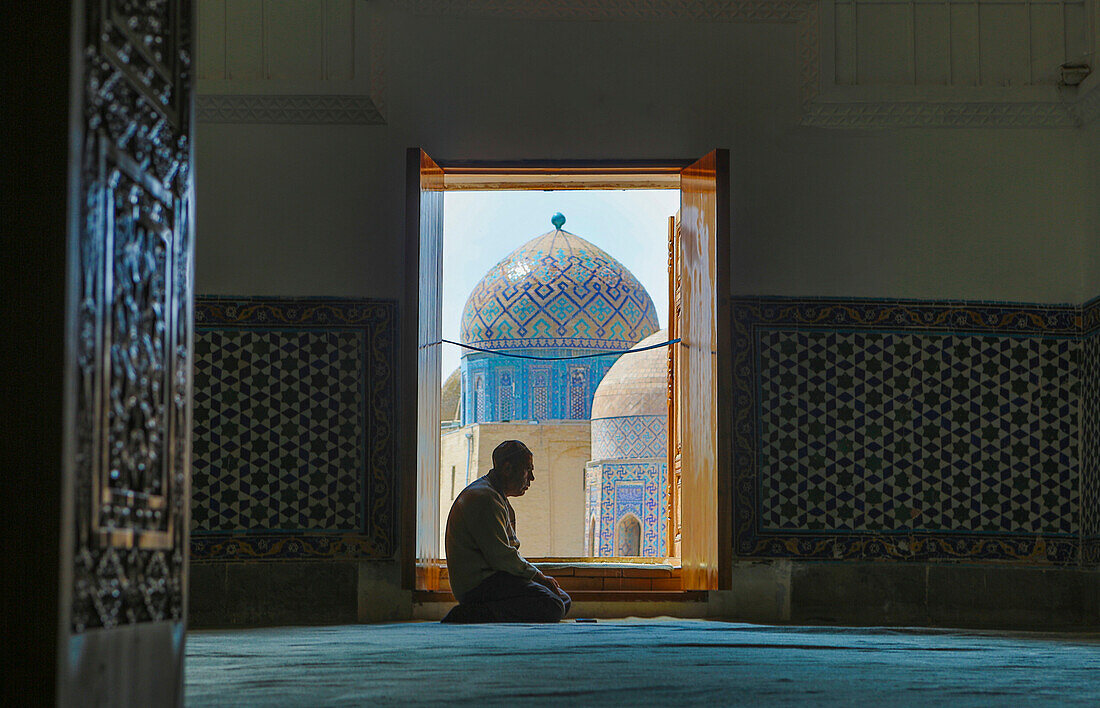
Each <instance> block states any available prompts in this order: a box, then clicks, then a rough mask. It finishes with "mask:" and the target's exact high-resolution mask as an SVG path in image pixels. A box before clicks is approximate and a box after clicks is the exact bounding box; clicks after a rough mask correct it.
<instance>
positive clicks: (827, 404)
mask: <svg viewBox="0 0 1100 708" xmlns="http://www.w3.org/2000/svg"><path fill="white" fill-rule="evenodd" d="M732 305H733V306H732V308H731V312H732V318H733V321H732V326H733V338H734V372H735V373H734V379H735V381H734V386H735V404H734V424H735V429H734V449H735V453H734V486H735V498H734V507H735V517H734V549H735V553H736V554H737V555H738V556H757V557H777V556H780V557H783V556H785V557H800V558H894V559H901V560H920V559H927V558H965V559H1002V560H1005V559H1010V560H1023V561H1030V562H1039V563H1060V564H1068V563H1077V562H1078V561H1079V560H1080V558H1081V545H1082V544H1081V536H1082V529H1083V528H1084V526H1083V523H1082V522H1083V509H1082V499H1083V497H1082V493H1081V492H1082V486H1083V485H1082V482H1084V481H1085V480H1086V477H1085V476H1083V475H1087V474H1088V470H1090V469H1094V468H1095V460H1096V454H1095V450H1091V451H1089V450H1086V451H1085V453H1086V456H1088V455H1091V457H1089V462H1088V463H1087V464H1084V465H1083V464H1082V462H1081V459H1080V447H1079V445H1080V441H1081V439H1082V438H1081V431H1082V424H1081V421H1082V419H1083V416H1082V415H1081V413H1080V411H1081V403H1082V400H1083V399H1082V395H1081V393H1082V383H1083V382H1082V376H1085V377H1086V378H1087V376H1088V374H1087V373H1086V372H1085V371H1083V367H1081V366H1080V361H1081V358H1080V357H1081V355H1082V353H1083V352H1084V351H1085V350H1087V349H1088V347H1089V344H1088V342H1087V340H1086V339H1085V338H1084V337H1082V326H1081V324H1080V323H1081V321H1082V320H1081V317H1080V313H1081V309H1080V308H1078V307H1072V306H1064V307H1061V306H1030V305H1005V304H984V303H959V302H885V301H865V300H793V299H777V298H763V299H737V300H735V301H734V302H733V303H732ZM1085 388H1088V384H1086V385H1085ZM1090 465H1092V467H1090ZM1094 476H1095V475H1094ZM1091 509H1092V511H1090V512H1089V513H1094V512H1095V504H1093V505H1092V507H1091ZM1086 518H1089V517H1087V515H1086Z"/></svg>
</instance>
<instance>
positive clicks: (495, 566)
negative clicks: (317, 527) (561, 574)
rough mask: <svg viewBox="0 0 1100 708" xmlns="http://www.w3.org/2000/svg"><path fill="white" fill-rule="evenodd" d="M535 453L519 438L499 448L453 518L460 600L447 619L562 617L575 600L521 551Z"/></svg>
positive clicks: (451, 557)
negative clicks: (520, 512) (522, 513)
mask: <svg viewBox="0 0 1100 708" xmlns="http://www.w3.org/2000/svg"><path fill="white" fill-rule="evenodd" d="M534 472H535V466H534V457H533V455H532V454H531V451H530V450H528V449H527V446H526V445H524V444H523V443H522V442H520V441H519V440H505V441H504V442H502V443H501V444H500V445H497V447H496V449H495V450H493V469H491V470H489V473H488V474H486V475H485V476H484V477H480V478H478V479H477V480H475V481H474V482H472V483H471V484H470V486H468V487H466V488H465V489H463V490H462V493H461V494H459V495H458V498H457V499H455V502H454V504H453V505H452V506H451V513H450V514H449V515H448V517H447V570H448V572H449V574H450V579H451V592H453V593H454V596H455V599H457V600H458V603H459V604H458V606H457V607H455V608H454V609H452V610H451V611H450V612H449V613H448V614H447V616H446V617H444V618H443V621H444V622H458V623H471V622H557V621H559V620H561V619H562V618H563V617H565V615H566V613H568V612H569V605H570V600H569V596H568V595H566V594H565V591H564V590H562V589H561V587H559V586H558V583H557V581H556V580H554V579H553V578H551V577H549V576H547V575H544V574H543V573H542V571H540V570H539V569H538V568H536V567H535V566H533V565H531V564H530V563H528V562H527V561H526V560H525V559H524V557H523V556H521V555H520V553H519V539H518V538H517V537H516V512H515V511H514V510H513V509H512V505H511V504H510V503H509V502H508V497H518V496H522V495H523V493H524V492H526V491H527V488H528V487H530V486H531V482H533V481H534V479H535V474H534Z"/></svg>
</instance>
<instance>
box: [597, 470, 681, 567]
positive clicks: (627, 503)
mask: <svg viewBox="0 0 1100 708" xmlns="http://www.w3.org/2000/svg"><path fill="white" fill-rule="evenodd" d="M667 472H668V463H667V462H666V461H665V460H664V459H648V460H615V461H610V462H608V461H604V462H600V463H592V464H589V465H588V466H587V467H586V468H585V471H584V473H585V505H586V507H587V515H586V523H585V538H584V543H585V547H586V548H590V549H592V551H593V554H592V555H593V556H598V557H610V556H620V555H634V554H630V553H620V551H621V550H624V549H629V546H630V542H629V541H628V540H626V539H624V538H622V536H623V531H625V530H627V529H628V528H629V525H630V521H629V520H630V519H636V520H637V521H638V522H639V523H640V525H641V534H640V536H641V538H640V552H639V553H638V554H637V555H640V556H644V557H650V558H654V557H664V556H665V555H666V551H665V548H666V546H667V543H666V535H667V519H666V517H667V513H666V509H667V508H668V474H667ZM624 521H625V522H626V523H624Z"/></svg>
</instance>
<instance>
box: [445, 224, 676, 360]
mask: <svg viewBox="0 0 1100 708" xmlns="http://www.w3.org/2000/svg"><path fill="white" fill-rule="evenodd" d="M555 219H559V221H555V224H562V223H564V218H563V217H560V215H555ZM657 326H658V325H657V310H656V308H655V307H654V306H653V300H652V299H651V298H650V297H649V293H647V292H646V290H645V288H644V287H642V284H641V283H639V282H638V279H637V278H635V277H634V275H633V274H632V273H631V272H630V271H629V270H627V269H626V267H625V266H623V264H622V263H619V262H618V261H617V260H615V259H614V258H612V257H611V256H610V255H608V254H607V253H606V252H604V251H603V250H602V249H600V248H598V247H597V246H595V245H593V244H591V243H589V242H588V241H586V240H584V239H583V238H581V237H580V236H577V235H576V234H572V233H569V232H568V231H563V230H561V229H560V228H556V229H554V230H553V231H548V232H547V233H545V234H542V235H541V236H536V237H535V238H533V239H531V240H530V241H528V242H527V243H525V244H524V245H522V246H520V247H519V248H517V249H516V250H515V251H512V253H510V254H508V255H507V256H506V257H505V258H504V259H503V260H501V261H500V262H499V263H497V264H496V265H495V266H493V268H492V269H491V270H490V271H489V272H488V273H487V274H486V275H485V277H484V278H482V279H481V282H480V283H478V284H477V286H476V287H475V288H474V290H473V292H472V293H470V297H469V299H468V300H467V301H466V307H465V308H464V309H463V311H462V341H463V343H465V344H471V345H474V346H479V347H485V348H487V349H497V350H500V349H520V348H527V347H555V348H568V349H596V350H601V351H623V350H625V349H629V348H630V347H631V346H633V345H634V343H635V342H637V341H638V340H640V339H642V338H643V337H646V336H648V335H650V334H652V333H653V332H654V331H656V330H657Z"/></svg>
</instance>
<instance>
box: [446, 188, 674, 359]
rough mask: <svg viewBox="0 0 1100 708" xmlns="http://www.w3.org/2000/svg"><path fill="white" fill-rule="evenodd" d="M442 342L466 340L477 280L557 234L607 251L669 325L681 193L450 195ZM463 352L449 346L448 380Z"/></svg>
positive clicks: (479, 193) (637, 191)
mask: <svg viewBox="0 0 1100 708" xmlns="http://www.w3.org/2000/svg"><path fill="white" fill-rule="evenodd" d="M443 204H444V206H443V338H444V339H451V340H454V341H456V342H458V341H461V332H460V330H461V318H462V308H463V306H465V304H466V298H468V297H469V296H470V291H471V290H473V289H474V286H475V285H477V283H478V281H479V280H481V278H482V276H484V275H485V273H487V272H488V271H489V269H490V268H492V267H493V266H494V265H496V264H497V262H499V261H500V259H502V258H504V256H506V255H508V254H509V253H511V252H512V251H513V250H514V249H515V248H517V247H518V246H521V245H523V244H524V243H526V242H527V241H530V240H531V239H532V238H534V237H535V236H538V235H539V234H543V233H546V232H547V231H550V230H551V229H553V228H554V227H553V225H552V224H551V223H550V217H551V216H553V215H554V213H555V212H559V211H560V212H561V213H562V214H564V215H565V220H566V221H565V227H564V228H565V230H566V231H569V232H571V233H574V234H576V235H578V236H580V237H582V238H584V239H587V240H588V241H591V242H592V243H594V244H596V245H597V246H599V247H600V248H602V249H603V250H605V251H607V252H608V253H609V254H611V255H612V256H613V257H614V258H616V259H617V260H618V261H619V262H620V263H622V264H623V265H625V266H626V267H627V269H628V270H629V271H630V272H631V273H633V274H634V277H636V278H637V279H638V280H639V281H641V283H642V285H644V286H645V288H646V290H648V291H649V296H650V297H651V298H653V304H654V305H655V306H656V307H657V317H658V318H659V320H660V322H661V326H662V327H664V326H665V325H666V324H667V321H668V217H670V216H672V215H674V214H675V213H676V210H677V209H679V208H680V192H679V190H675V189H662V190H616V191H557V192H528V191H508V192H474V191H471V192H446V193H444V195H443ZM460 356H461V350H460V349H459V347H456V346H454V345H450V344H444V345H443V378H444V379H446V378H447V376H448V375H450V373H451V372H452V371H454V370H455V368H457V367H458V364H459V357H460Z"/></svg>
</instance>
